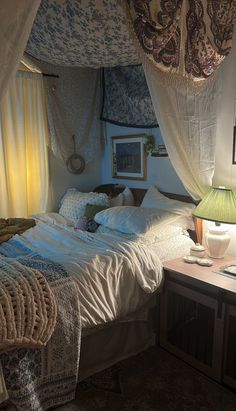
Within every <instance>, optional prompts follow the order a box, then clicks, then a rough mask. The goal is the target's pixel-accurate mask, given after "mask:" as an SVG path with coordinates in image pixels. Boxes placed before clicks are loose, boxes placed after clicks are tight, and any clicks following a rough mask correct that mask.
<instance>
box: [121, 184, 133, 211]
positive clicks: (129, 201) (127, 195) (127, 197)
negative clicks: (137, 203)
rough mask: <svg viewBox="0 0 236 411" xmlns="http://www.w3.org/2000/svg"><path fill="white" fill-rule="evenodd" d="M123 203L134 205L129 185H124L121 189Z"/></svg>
mask: <svg viewBox="0 0 236 411" xmlns="http://www.w3.org/2000/svg"><path fill="white" fill-rule="evenodd" d="M121 194H123V198H124V201H123V205H124V206H133V205H134V196H133V193H132V191H131V190H130V189H129V187H126V188H125V189H124V191H123V193H121Z"/></svg>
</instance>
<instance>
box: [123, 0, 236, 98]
mask: <svg viewBox="0 0 236 411" xmlns="http://www.w3.org/2000/svg"><path fill="white" fill-rule="evenodd" d="M129 4H130V11H131V18H132V21H133V28H134V32H135V34H136V37H137V39H138V42H137V43H139V44H140V45H141V47H142V50H143V51H144V53H145V56H146V58H147V59H148V60H149V61H150V62H152V64H153V65H154V66H155V68H156V69H157V70H156V71H157V74H156V76H157V75H158V76H159V81H160V82H161V84H163V83H165V84H167V85H172V86H174V87H179V88H181V87H184V88H185V87H186V85H188V88H189V90H191V91H192V92H194V93H198V92H199V91H200V90H201V89H202V88H203V87H204V86H205V85H206V83H207V82H206V80H207V79H209V78H210V77H212V75H213V74H214V73H215V71H216V69H217V68H218V66H219V65H220V64H221V63H222V61H223V60H224V58H225V56H226V55H227V54H228V53H229V51H230V49H231V46H232V35H233V26H234V22H235V19H236V0H208V1H205V0H189V1H185V0H175V1H169V0H162V1H156V0H130V2H129Z"/></svg>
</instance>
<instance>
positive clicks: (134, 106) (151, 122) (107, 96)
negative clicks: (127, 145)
mask: <svg viewBox="0 0 236 411" xmlns="http://www.w3.org/2000/svg"><path fill="white" fill-rule="evenodd" d="M103 84H104V91H103V110H102V115H101V120H105V121H108V122H110V123H114V124H118V125H121V126H126V127H141V128H148V127H151V128H152V127H157V126H158V124H157V120H156V116H155V113H154V109H153V106H152V101H151V97H150V93H149V90H148V86H147V82H146V78H145V74H144V71H143V68H142V66H141V65H138V66H126V67H121V66H120V67H113V68H105V69H104V83H103Z"/></svg>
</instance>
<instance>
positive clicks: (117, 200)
mask: <svg viewBox="0 0 236 411" xmlns="http://www.w3.org/2000/svg"><path fill="white" fill-rule="evenodd" d="M123 204H124V196H123V193H120V194H118V196H116V197H113V198H110V207H118V206H122V205H123Z"/></svg>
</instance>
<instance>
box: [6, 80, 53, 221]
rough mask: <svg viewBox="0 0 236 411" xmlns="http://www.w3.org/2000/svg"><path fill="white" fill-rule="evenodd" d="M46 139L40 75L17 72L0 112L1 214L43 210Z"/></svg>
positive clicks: (10, 214)
mask: <svg viewBox="0 0 236 411" xmlns="http://www.w3.org/2000/svg"><path fill="white" fill-rule="evenodd" d="M47 143H48V129H47V120H46V106H45V98H44V89H43V80H42V75H40V74H35V73H34V74H32V73H28V72H18V73H17V75H16V77H15V78H14V79H13V80H11V82H10V87H9V89H8V92H7V94H6V95H5V96H4V98H3V100H2V104H1V112H0V216H1V217H3V218H7V217H26V216H28V215H30V214H32V213H36V212H43V211H45V209H46V205H47V196H48V158H47Z"/></svg>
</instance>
